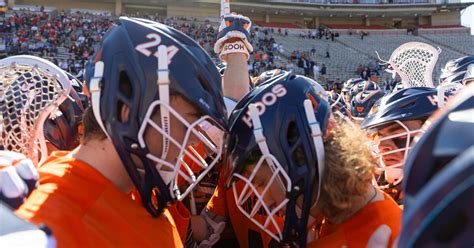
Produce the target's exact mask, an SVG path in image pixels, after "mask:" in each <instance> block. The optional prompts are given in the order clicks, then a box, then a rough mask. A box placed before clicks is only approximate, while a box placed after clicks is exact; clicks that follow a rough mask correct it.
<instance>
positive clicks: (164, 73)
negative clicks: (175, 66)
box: [156, 45, 171, 160]
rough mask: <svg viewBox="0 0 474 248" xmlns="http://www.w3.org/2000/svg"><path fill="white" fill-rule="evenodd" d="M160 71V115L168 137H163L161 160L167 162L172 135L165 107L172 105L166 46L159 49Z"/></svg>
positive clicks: (158, 73) (158, 81)
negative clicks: (170, 136) (169, 136)
mask: <svg viewBox="0 0 474 248" xmlns="http://www.w3.org/2000/svg"><path fill="white" fill-rule="evenodd" d="M157 53H158V56H157V57H158V70H157V71H156V73H157V82H156V83H157V84H158V91H159V96H160V102H161V103H164V104H160V115H161V127H162V128H163V131H164V132H165V133H166V134H167V135H163V147H162V151H161V159H163V160H165V159H166V156H167V155H168V151H169V148H170V140H169V138H168V135H171V131H170V112H169V110H168V108H166V107H165V105H166V106H169V105H170V93H169V85H170V79H169V69H168V48H167V47H166V46H165V45H160V46H159V47H158V51H157Z"/></svg>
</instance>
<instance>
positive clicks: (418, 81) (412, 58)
mask: <svg viewBox="0 0 474 248" xmlns="http://www.w3.org/2000/svg"><path fill="white" fill-rule="evenodd" d="M440 52H441V50H440V49H439V48H438V49H436V48H434V47H433V46H431V45H428V44H426V43H422V42H408V43H405V44H403V45H401V46H400V47H398V48H397V49H395V51H393V53H392V55H391V56H390V60H389V61H388V63H389V64H390V66H391V68H392V69H393V70H394V71H395V72H396V73H397V74H398V75H399V76H400V78H401V80H402V83H403V87H404V88H411V87H434V85H433V69H434V66H435V65H436V62H437V61H438V56H439V53H440Z"/></svg>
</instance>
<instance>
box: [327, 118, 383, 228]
mask: <svg viewBox="0 0 474 248" xmlns="http://www.w3.org/2000/svg"><path fill="white" fill-rule="evenodd" d="M369 144H370V141H369V140H368V138H367V135H366V134H365V133H364V132H363V131H362V130H361V129H360V128H358V127H356V126H353V125H349V124H347V123H343V122H340V123H338V125H337V126H336V127H335V128H334V129H333V130H332V135H330V136H329V137H328V139H327V140H326V142H325V144H324V150H325V171H324V178H323V183H322V191H321V200H320V207H321V210H322V212H323V214H324V216H325V217H326V218H327V220H328V221H329V222H330V223H334V224H336V223H340V222H342V221H343V220H345V219H347V218H349V217H350V216H351V215H352V214H354V213H355V211H356V210H357V209H356V208H357V207H360V206H361V204H363V202H362V201H364V195H365V194H366V192H367V189H368V185H369V184H370V183H371V180H372V177H373V172H374V169H375V167H374V165H375V163H376V161H375V159H374V158H373V156H372V154H371V151H370V148H369V147H370V145H369Z"/></svg>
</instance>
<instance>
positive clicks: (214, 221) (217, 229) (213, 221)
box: [198, 208, 226, 248]
mask: <svg viewBox="0 0 474 248" xmlns="http://www.w3.org/2000/svg"><path fill="white" fill-rule="evenodd" d="M201 216H202V217H204V220H205V221H206V224H207V228H208V236H207V238H206V239H205V240H203V241H201V243H200V244H199V246H198V247H199V248H210V247H212V246H213V245H215V244H216V243H217V242H218V241H219V240H220V239H221V233H222V232H223V231H224V229H225V225H226V220H225V217H222V216H219V215H216V214H214V213H211V212H209V211H208V210H207V209H206V208H204V209H203V210H202V212H201Z"/></svg>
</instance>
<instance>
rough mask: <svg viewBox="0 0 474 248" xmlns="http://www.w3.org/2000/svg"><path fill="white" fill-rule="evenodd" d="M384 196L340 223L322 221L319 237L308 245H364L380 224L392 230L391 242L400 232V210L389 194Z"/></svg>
mask: <svg viewBox="0 0 474 248" xmlns="http://www.w3.org/2000/svg"><path fill="white" fill-rule="evenodd" d="M384 196H385V199H384V200H383V201H377V202H374V203H371V204H369V205H367V206H365V207H364V208H363V209H361V210H360V211H359V212H357V213H356V214H355V215H354V216H352V217H351V218H350V219H349V220H347V221H344V222H343V223H341V224H337V225H331V224H328V223H324V224H323V226H322V227H321V231H320V234H319V239H318V240H316V241H313V242H310V243H309V244H308V247H338V248H339V247H343V246H345V247H366V246H367V242H368V241H369V238H370V236H372V234H373V233H374V231H375V230H376V229H377V228H378V227H379V226H380V225H382V224H386V225H388V226H389V227H390V229H391V230H392V234H391V236H390V242H389V243H390V244H392V242H393V240H394V239H395V238H396V237H397V236H398V234H399V232H400V227H401V220H402V210H401V209H400V208H399V207H398V205H397V204H396V203H395V202H394V201H393V199H392V198H391V197H390V196H388V195H386V194H384Z"/></svg>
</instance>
